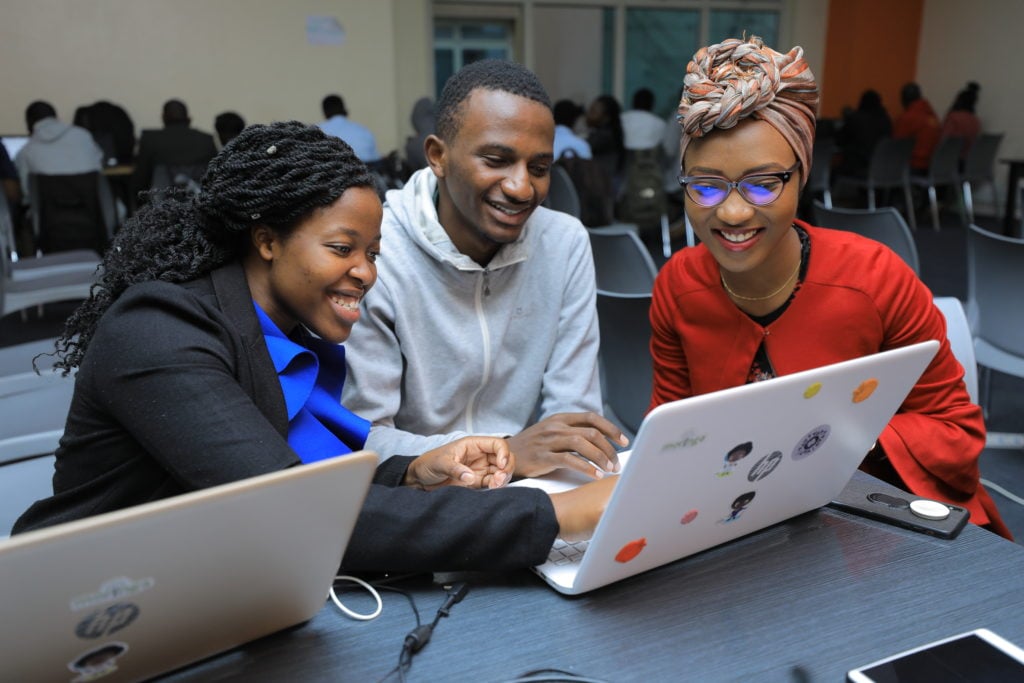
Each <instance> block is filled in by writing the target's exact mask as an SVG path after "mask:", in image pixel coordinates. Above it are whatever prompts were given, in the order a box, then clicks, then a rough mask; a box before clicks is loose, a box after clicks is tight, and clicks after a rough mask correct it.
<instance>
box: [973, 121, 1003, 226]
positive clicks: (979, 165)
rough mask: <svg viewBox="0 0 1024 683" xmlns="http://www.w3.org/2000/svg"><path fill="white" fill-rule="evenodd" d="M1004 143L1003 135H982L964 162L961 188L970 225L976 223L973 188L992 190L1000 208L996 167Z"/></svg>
mask: <svg viewBox="0 0 1024 683" xmlns="http://www.w3.org/2000/svg"><path fill="white" fill-rule="evenodd" d="M1002 141H1003V134H1002V133H982V134H981V135H979V136H978V137H977V139H976V140H975V141H974V144H973V145H971V149H970V150H969V151H968V152H967V159H965V160H964V172H963V177H962V185H961V187H962V189H963V194H964V211H965V212H966V213H967V222H968V223H974V193H973V186H976V185H982V186H988V187H990V188H992V200H993V203H994V204H995V206H996V207H998V206H999V198H998V196H997V195H998V194H999V193H998V191H997V189H996V181H995V173H996V171H995V166H996V154H997V153H998V152H999V145H1000V143H1002ZM997 210H998V209H997ZM1011 220H1012V218H1011Z"/></svg>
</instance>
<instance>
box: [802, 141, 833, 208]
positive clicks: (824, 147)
mask: <svg viewBox="0 0 1024 683" xmlns="http://www.w3.org/2000/svg"><path fill="white" fill-rule="evenodd" d="M835 155H836V141H835V140H834V139H832V138H816V139H815V140H814V150H813V152H812V156H811V175H810V177H809V178H808V179H807V190H808V191H809V192H810V193H811V194H812V195H814V196H817V195H818V194H820V195H821V201H822V203H823V204H824V205H825V206H826V207H828V208H830V209H831V208H832V159H833V158H834V157H835Z"/></svg>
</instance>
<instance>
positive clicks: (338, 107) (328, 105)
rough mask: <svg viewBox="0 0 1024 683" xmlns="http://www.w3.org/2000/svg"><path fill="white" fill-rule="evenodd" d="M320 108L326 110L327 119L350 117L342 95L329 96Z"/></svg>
mask: <svg viewBox="0 0 1024 683" xmlns="http://www.w3.org/2000/svg"><path fill="white" fill-rule="evenodd" d="M320 107H321V108H322V109H323V110H324V116H326V117H327V118H331V117H332V116H348V109H346V108H345V100H343V99H342V98H341V95H328V96H327V97H325V98H324V101H323V102H321V103H320Z"/></svg>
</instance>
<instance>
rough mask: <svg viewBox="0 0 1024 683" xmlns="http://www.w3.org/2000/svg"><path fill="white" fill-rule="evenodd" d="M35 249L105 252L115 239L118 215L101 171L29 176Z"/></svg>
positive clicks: (42, 251) (108, 186)
mask: <svg viewBox="0 0 1024 683" xmlns="http://www.w3.org/2000/svg"><path fill="white" fill-rule="evenodd" d="M29 203H30V205H31V207H32V208H31V214H32V232H33V236H34V238H35V242H36V250H37V251H39V252H41V253H46V252H54V251H67V250H71V249H92V250H94V251H96V252H97V253H103V250H104V249H106V246H107V244H108V243H109V242H110V241H111V240H112V239H113V237H114V230H115V228H116V225H117V212H116V210H115V208H114V198H113V195H112V194H111V192H110V185H109V184H108V183H107V179H106V177H105V176H104V175H103V174H102V173H99V172H98V171H93V172H92V173H78V174H74V175H42V174H31V175H30V176H29Z"/></svg>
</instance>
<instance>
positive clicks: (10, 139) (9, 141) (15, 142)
mask: <svg viewBox="0 0 1024 683" xmlns="http://www.w3.org/2000/svg"><path fill="white" fill-rule="evenodd" d="M2 139H3V143H4V147H6V148H7V156H9V157H10V158H11V161H14V157H16V156H17V155H18V152H20V151H21V148H22V147H24V146H25V143H26V142H28V136H27V135H4V136H3V137H2Z"/></svg>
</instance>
